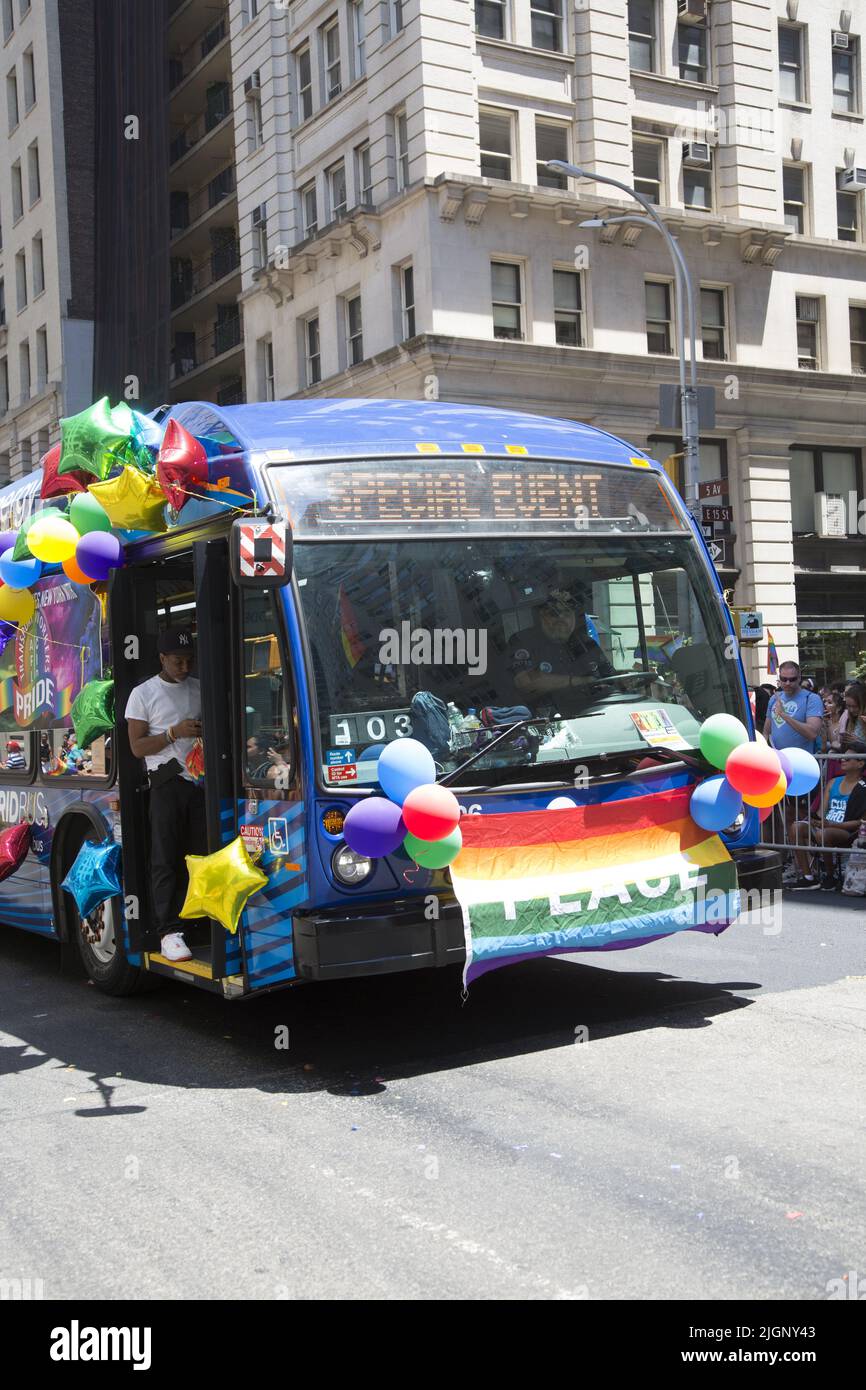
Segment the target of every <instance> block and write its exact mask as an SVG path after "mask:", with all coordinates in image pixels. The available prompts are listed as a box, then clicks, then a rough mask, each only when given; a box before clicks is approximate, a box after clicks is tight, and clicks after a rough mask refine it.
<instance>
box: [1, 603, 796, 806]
mask: <svg viewBox="0 0 866 1390" xmlns="http://www.w3.org/2000/svg"><path fill="white" fill-rule="evenodd" d="M0 598H2V593H0ZM785 755H786V757H787V759H788V762H789V763H790V764H791V780H790V782H789V783H788V796H806V795H807V793H808V792H811V791H814V790H815V788H816V787H817V785H818V782H819V781H820V779H821V769H820V768H819V766H818V759H817V758H813V757H812V754H811V753H807V752H806V749H805V748H786V749H785Z"/></svg>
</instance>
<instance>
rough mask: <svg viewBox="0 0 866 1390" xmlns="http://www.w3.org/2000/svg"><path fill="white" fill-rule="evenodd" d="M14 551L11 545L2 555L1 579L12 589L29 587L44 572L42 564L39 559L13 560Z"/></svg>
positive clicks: (0, 560) (0, 561)
mask: <svg viewBox="0 0 866 1390" xmlns="http://www.w3.org/2000/svg"><path fill="white" fill-rule="evenodd" d="M12 552H13V547H12V546H10V547H9V549H8V550H4V551H3V553H2V555H0V579H2V580H3V583H4V584H8V585H9V586H10V588H12V589H29V587H30V585H31V584H35V583H36V581H37V579H38V578H39V576H40V574H41V573H42V566H41V564H40V563H39V561H38V560H13V558H12Z"/></svg>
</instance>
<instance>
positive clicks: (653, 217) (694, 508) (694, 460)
mask: <svg viewBox="0 0 866 1390" xmlns="http://www.w3.org/2000/svg"><path fill="white" fill-rule="evenodd" d="M547 167H548V169H554V170H556V172H557V173H561V174H568V175H570V176H571V177H572V178H579V179H592V180H593V181H594V182H596V183H609V184H610V185H611V186H612V187H613V188H618V189H620V190H621V192H623V193H626V194H628V196H629V197H630V198H634V200H635V202H637V203H639V204H640V206H641V207H642V208H643V210H644V212H645V213H646V216H645V217H637V216H634V215H631V216H628V215H626V216H623V217H599V218H589V219H587V221H585V222H581V223H580V225H581V227H608V226H613V225H615V224H619V223H622V222H631V223H635V222H636V223H638V224H640V225H641V226H646V225H647V222H649V225H650V226H652V227H654V228H655V230H656V231H657V232H660V233H661V235H662V236H663V237H664V240H665V244H666V246H667V248H668V251H669V252H670V256H671V260H672V261H673V266H674V285H675V287H676V309H677V339H678V344H679V366H680V409H681V415H682V440H683V476H684V479H685V502H686V506H687V508H688V510H689V511H690V512H691V514H692V516H693V517H694V518H695V520H696V521H698V522H699V521H700V516H699V510H700V505H699V501H698V482H699V478H700V443H699V433H700V424H699V418H698V369H697V362H696V360H695V340H696V337H697V324H696V319H695V296H694V290H693V289H692V279H691V276H690V274H689V268H688V266H687V265H686V261H685V257H684V256H683V253H682V251H681V249H680V246H679V243H678V242H677V240H676V238H675V237H673V236H672V235H671V233H670V232H669V231H668V229H667V227H666V226H665V224H664V222H663V221H662V219H661V218H660V217H659V215H658V213H657V212H656V210H655V208H654V207H653V205H652V203H651V202H650V201H649V199H648V198H645V197H644V195H643V194H642V193H638V191H637V189H636V188H630V187H629V185H628V184H627V183H620V181H619V179H612V178H610V177H609V176H608V175H607V174H597V173H595V172H594V171H593V170H592V169H581V168H580V167H579V166H578V165H577V164H569V163H567V161H566V160H564V159H551V160H548V161H547ZM684 300H685V304H684V303H683V301H684ZM684 311H685V312H684ZM686 317H687V318H688V325H689V372H688V381H687V380H686V345H685V322H686Z"/></svg>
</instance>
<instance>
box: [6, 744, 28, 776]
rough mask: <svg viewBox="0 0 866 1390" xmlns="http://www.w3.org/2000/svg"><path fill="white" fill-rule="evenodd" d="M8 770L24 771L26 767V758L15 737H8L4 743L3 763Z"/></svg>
mask: <svg viewBox="0 0 866 1390" xmlns="http://www.w3.org/2000/svg"><path fill="white" fill-rule="evenodd" d="M4 766H5V767H6V768H8V770H9V771H10V772H24V771H25V770H26V767H27V759H26V758H25V757H24V753H23V751H22V748H21V744H20V743H19V742H18V740H17V738H10V739H9V741H8V743H7V744H6V762H5V764H4Z"/></svg>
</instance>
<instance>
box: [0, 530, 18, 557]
mask: <svg viewBox="0 0 866 1390" xmlns="http://www.w3.org/2000/svg"><path fill="white" fill-rule="evenodd" d="M17 539H18V532H17V531H0V555H2V554H3V551H4V550H9V549H11V548H12V547H13V546H14V545H15V542H16V541H17Z"/></svg>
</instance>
